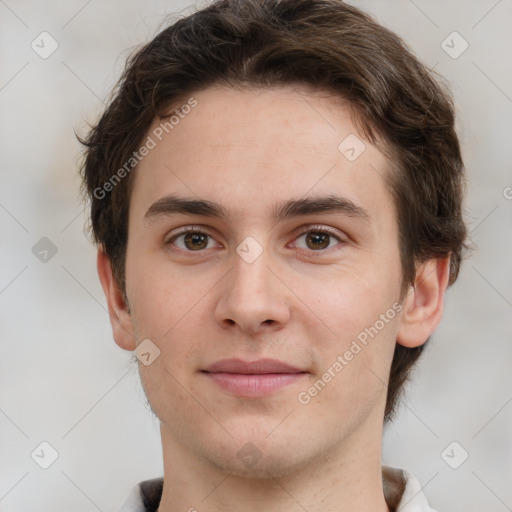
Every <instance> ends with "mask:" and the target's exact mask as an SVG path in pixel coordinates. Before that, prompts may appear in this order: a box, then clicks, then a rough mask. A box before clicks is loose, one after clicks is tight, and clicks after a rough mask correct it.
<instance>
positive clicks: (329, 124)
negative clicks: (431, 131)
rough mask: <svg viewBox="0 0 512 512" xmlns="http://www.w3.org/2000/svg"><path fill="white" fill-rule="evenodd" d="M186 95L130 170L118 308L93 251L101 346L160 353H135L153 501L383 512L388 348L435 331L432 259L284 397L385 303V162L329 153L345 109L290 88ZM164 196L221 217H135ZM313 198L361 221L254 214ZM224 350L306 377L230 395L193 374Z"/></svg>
mask: <svg viewBox="0 0 512 512" xmlns="http://www.w3.org/2000/svg"><path fill="white" fill-rule="evenodd" d="M194 98H195V99H196V100H197V102H198V104H197V106H196V107H195V108H194V109H193V110H192V111H191V112H190V113H189V114H188V115H187V116H186V117H185V118H184V119H181V120H180V123H179V124H178V125H177V126H176V127H175V128H174V129H173V130H172V132H170V133H169V134H168V135H166V136H165V137H164V138H163V139H162V141H161V142H159V143H158V144H157V146H156V147H155V148H154V149H152V150H151V151H150V152H149V154H148V155H147V156H146V157H145V158H144V159H143V160H142V162H141V163H140V164H139V167H138V168H137V170H136V174H135V176H134V183H133V189H132V195H131V204H130V215H129V240H128V248H127V259H126V296H127V300H128V303H126V301H125V300H124V299H123V294H122V293H121V291H120V289H119V287H118V285H117V283H116V281H115V280H114V279H113V277H112V270H111V266H110V262H109V260H108V257H107V256H106V255H105V254H104V253H103V252H102V250H101V248H100V250H99V252H98V272H99V276H100V279H101V282H102V285H103V288H104V291H105V294H106V298H107V302H108V306H109V312H110V316H111V322H112V327H113V333H114V338H115V341H116V343H117V344H118V345H119V346H120V347H122V348H124V349H126V350H134V349H135V348H136V346H137V345H138V344H139V343H141V342H142V340H144V339H150V340H151V341H152V342H153V343H154V344H155V345H156V346H157V347H158V348H159V350H160V356H159V357H158V358H157V359H155V360H154V362H152V363H151V364H150V365H148V366H145V365H143V364H139V368H140V375H141V379H142V383H143V386H144V389H145V392H146V394H147V397H148V400H149V402H150V404H151V407H152V409H153V411H154V412H155V414H157V416H158V418H159V419H160V422H161V435H162V446H163V454H164V489H163V496H162V500H161V503H160V508H159V511H160V512H175V511H184V510H194V509H196V510H198V511H200V512H203V511H209V512H214V511H222V510H228V509H229V510H237V511H240V512H244V511H255V510H265V511H269V512H273V511H282V510H289V511H302V510H304V509H306V510H308V511H309V512H315V511H320V510H322V511H325V510H333V511H334V510H340V511H341V510H343V511H349V510H374V511H388V507H387V505H386V502H385V499H384V495H383V487H382V480H381V478H382V477H381V442H382V441H381V440H382V430H383V416H384V408H385V400H386V386H387V379H388V375H389V369H390V365H391V360H392V356H393V350H394V346H395V343H397V342H398V343H400V344H402V345H405V346H408V347H413V346H418V345H421V344H422V343H424V342H425V341H426V339H427V338H428V336H429V335H430V334H431V333H432V332H433V331H434V329H435V328H436V327H437V325H438V323H439V321H440V318H441V314H442V309H443V296H444V292H445V289H446V286H447V282H448V270H449V267H448V259H442V260H431V261H428V262H426V263H425V264H423V265H421V266H420V267H419V268H418V272H417V279H416V283H415V286H413V287H410V289H409V292H408V293H407V294H406V296H405V297H404V298H403V305H402V310H401V311H400V312H399V313H398V314H397V315H396V316H395V318H394V319H392V320H390V321H389V322H388V323H386V325H385V327H384V328H382V329H381V330H380V331H379V332H378V335H376V336H375V337H374V338H373V339H371V340H370V341H369V343H368V344H367V346H365V347H364V348H363V349H362V350H361V351H360V352H359V353H358V354H357V355H356V356H354V358H353V359H352V360H351V361H350V362H349V364H347V365H346V366H345V367H344V368H343V370H342V371H341V372H339V373H337V374H336V376H335V377H334V378H333V379H332V380H331V381H330V382H329V383H328V384H327V385H326V386H325V387H324V388H323V389H322V390H321V391H320V392H319V393H318V394H317V395H316V396H314V397H312V398H311V401H310V402H309V403H308V404H307V405H303V404H301V403H300V402H299V400H298V399H297V396H298V394H299V393H300V392H301V391H305V390H306V391H307V390H308V388H309V387H310V386H311V385H312V384H313V383H314V382H315V381H317V380H318V379H320V378H321V377H322V375H323V374H324V372H326V371H327V369H328V368H329V367H332V365H333V363H334V362H335V361H336V359H337V357H338V356H339V355H342V354H344V352H345V351H346V350H347V349H349V347H350V345H351V343H352V341H353V340H355V339H356V337H357V335H358V334H359V333H361V332H362V331H364V329H365V328H366V327H369V326H372V325H374V324H375V322H376V320H378V319H379V315H381V314H384V313H386V311H388V310H389V309H390V308H391V307H392V305H393V304H394V303H396V302H397V301H401V299H402V297H400V285H401V267H400V258H399V247H398V227H397V220H396V216H395V211H394V207H393V201H392V197H391V194H390V192H389V190H388V189H387V186H386V183H385V181H384V177H385V176H386V173H388V172H389V165H390V163H389V162H388V161H387V159H386V158H385V156H384V155H383V154H382V153H381V152H380V151H379V150H378V149H377V148H376V147H374V146H372V145H371V144H370V143H369V142H368V141H364V143H365V146H366V149H365V151H364V152H363V153H362V154H361V155H360V156H359V157H358V158H357V159H356V160H355V161H353V162H351V161H349V160H348V159H347V158H345V156H344V155H343V154H342V153H341V152H340V151H339V150H338V145H339V144H340V142H341V141H343V140H344V139H345V137H347V136H348V135H350V134H357V133H358V132H357V130H356V128H355V126H354V124H353V122H352V120H351V117H350V113H349V110H348V108H347V106H346V105H344V104H343V103H342V102H341V101H340V100H339V99H338V98H334V97H332V96H329V95H327V94H325V93H324V94H322V93H320V92H318V91H313V90H310V89H308V88H307V87H304V86H301V87H295V88H292V87H276V88H272V89H265V90H243V91H242V90H233V89H229V88H223V87H220V86H214V87H210V88H207V89H205V90H203V91H199V92H197V93H196V94H194ZM185 101H186V99H185ZM159 123H160V120H159V119H158V120H157V119H155V121H154V123H153V126H152V127H151V128H150V130H149V131H148V134H151V132H152V130H153V129H154V128H155V127H157V126H158V124H159ZM358 136H359V138H360V139H361V140H363V137H362V136H361V135H358ZM171 194H172V195H174V196H179V197H183V198H189V199H204V200H208V201H215V202H217V203H219V204H220V205H222V206H223V207H224V208H225V209H226V210H227V211H228V212H229V213H230V215H229V217H226V218H223V219H220V218H216V217H209V216H204V215H199V214H193V215H191V214H183V213H169V214H165V215H164V214H159V215H153V216H150V217H149V218H148V216H147V215H146V213H147V211H148V209H149V208H150V207H151V205H153V204H154V203H155V202H156V201H158V200H160V199H161V198H163V197H165V196H168V195H171ZM326 195H336V196H343V197H344V198H347V199H349V200H350V201H352V203H354V204H356V205H358V206H359V207H360V208H363V209H364V210H365V211H366V212H367V215H368V217H367V218H362V217H360V216H357V215H349V214H347V212H345V211H329V212H313V213H309V214H307V215H297V216H293V217H290V218H286V219H281V220H275V219H274V218H273V217H272V215H271V213H272V209H273V208H274V207H275V205H279V204H281V203H283V202H285V201H289V200H295V199H304V198H311V197H319V196H326ZM184 226H190V227H192V228H197V229H196V231H199V232H202V233H206V234H208V235H210V236H211V238H206V240H207V245H206V248H203V249H200V250H198V249H195V245H194V244H191V243H190V242H188V245H185V237H184V236H181V237H178V238H174V239H173V238H172V237H173V235H177V234H178V232H179V230H180V229H181V228H183V227H184ZM322 229H331V230H333V231H334V233H335V234H334V235H332V236H330V237H329V236H327V237H324V238H323V239H322V240H323V241H324V242H325V241H326V240H327V242H326V247H325V245H324V246H322V247H324V248H320V249H319V248H318V243H316V244H315V242H314V241H313V243H312V242H311V238H308V237H307V234H308V233H309V234H311V233H313V234H314V233H318V232H319V231H320V232H321V231H322ZM248 236H250V237H253V238H254V239H255V240H256V241H257V242H258V244H259V245H260V246H261V248H262V252H261V254H260V255H259V257H258V258H257V259H256V260H255V261H253V262H252V263H248V262H247V261H245V260H244V259H243V258H242V257H241V256H240V255H239V254H238V253H237V251H236V248H237V246H238V245H239V244H240V243H241V242H242V241H243V240H244V239H245V238H246V237H248ZM313 236H314V235H313ZM317 242H318V240H317ZM190 247H192V249H191V248H190ZM231 357H237V358H240V359H242V360H245V361H254V360H256V359H260V358H263V357H268V358H273V359H278V360H280V361H283V362H286V363H288V364H291V365H293V366H296V367H299V368H300V369H303V370H304V371H306V372H307V373H305V374H303V376H302V377H301V378H300V379H298V380H297V381H296V382H295V383H293V384H291V385H289V386H286V387H284V388H281V389H279V390H276V391H274V392H273V393H271V394H269V395H267V396H264V397H257V398H255V397H250V398H247V397H240V396H235V395H233V394H230V393H228V392H226V391H224V390H223V389H220V388H219V387H218V386H217V385H216V384H214V383H212V382H211V380H210V379H208V378H207V377H206V376H205V374H204V373H202V372H201V370H202V369H205V368H206V367H207V366H208V365H210V364H212V363H214V362H215V361H218V360H220V359H225V358H231ZM247 443H251V445H249V446H250V448H247V447H246V448H245V450H248V449H249V450H250V453H252V454H253V455H254V454H257V455H255V457H257V456H259V457H260V458H259V460H257V462H256V463H255V464H252V465H250V466H249V465H247V464H245V463H244V462H243V460H241V458H240V457H239V456H237V454H238V452H239V451H240V450H241V449H242V448H243V447H244V446H245V445H247ZM242 453H245V452H242Z"/></svg>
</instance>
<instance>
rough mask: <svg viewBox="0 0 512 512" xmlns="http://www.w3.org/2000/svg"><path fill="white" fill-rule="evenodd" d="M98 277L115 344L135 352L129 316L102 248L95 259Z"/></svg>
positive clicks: (108, 260) (123, 298)
mask: <svg viewBox="0 0 512 512" xmlns="http://www.w3.org/2000/svg"><path fill="white" fill-rule="evenodd" d="M97 269H98V276H99V278H100V282H101V286H102V287H103V292H104V293H105V298H106V300H107V305H108V314H109V316H110V324H111V325H112V333H113V335H114V340H115V342H116V343H117V344H118V345H119V346H120V347H121V348H123V349H125V350H135V348H136V344H135V338H134V336H133V327H132V321H131V316H130V310H129V307H128V304H127V303H126V300H125V297H124V295H123V292H122V290H121V289H120V287H119V284H118V283H117V281H116V279H115V278H114V275H113V273H112V265H111V263H110V259H109V257H108V256H107V255H106V253H105V252H104V250H103V248H102V247H99V248H98V257H97Z"/></svg>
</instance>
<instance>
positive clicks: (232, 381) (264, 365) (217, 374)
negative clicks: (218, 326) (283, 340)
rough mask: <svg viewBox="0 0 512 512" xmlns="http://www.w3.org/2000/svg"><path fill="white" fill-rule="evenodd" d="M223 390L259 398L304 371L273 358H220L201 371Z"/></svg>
mask: <svg viewBox="0 0 512 512" xmlns="http://www.w3.org/2000/svg"><path fill="white" fill-rule="evenodd" d="M202 372H203V374H204V375H205V376H206V377H207V378H208V379H209V380H210V381H211V382H213V383H215V384H216V385H217V386H218V387H219V388H220V389H222V390H223V391H224V392H227V393H228V394H230V395H235V396H239V397H263V396H266V395H269V394H272V393H274V392H276V391H277V390H280V389H282V388H284V387H286V386H289V385H291V384H294V383H296V382H298V381H299V380H302V379H303V378H304V376H305V375H306V374H307V373H308V372H307V371H304V370H301V369H300V368H296V367H295V366H291V365H289V364H287V363H283V362H282V361H277V360H275V359H258V360H257V361H248V362H247V361H242V360H240V359H223V360H222V361H217V362H216V363H214V364H212V365H211V366H209V367H208V368H207V369H206V370H202Z"/></svg>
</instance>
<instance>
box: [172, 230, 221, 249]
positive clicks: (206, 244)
mask: <svg viewBox="0 0 512 512" xmlns="http://www.w3.org/2000/svg"><path fill="white" fill-rule="evenodd" d="M166 244H168V245H175V246H176V247H178V248H179V249H181V250H183V251H188V252H192V251H196V252H197V251H201V250H203V249H210V248H212V247H216V246H217V244H216V242H215V240H214V238H213V237H212V236H210V235H208V234H207V233H203V232H202V231H196V230H191V229H189V230H187V231H184V232H181V233H178V234H176V235H174V236H173V237H172V238H170V239H169V241H168V242H166Z"/></svg>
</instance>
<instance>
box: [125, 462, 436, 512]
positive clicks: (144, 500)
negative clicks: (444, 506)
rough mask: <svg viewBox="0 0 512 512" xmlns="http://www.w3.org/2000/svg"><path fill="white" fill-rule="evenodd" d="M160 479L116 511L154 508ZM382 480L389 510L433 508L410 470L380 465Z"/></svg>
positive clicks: (148, 482)
mask: <svg viewBox="0 0 512 512" xmlns="http://www.w3.org/2000/svg"><path fill="white" fill-rule="evenodd" d="M163 483H164V480H163V478H154V479H152V480H145V481H143V482H140V483H139V484H138V485H137V486H135V487H134V489H133V490H132V492H131V494H130V496H129V497H128V499H127V500H126V501H125V502H124V503H123V505H121V506H120V507H119V508H118V509H117V510H116V512H156V510H157V509H158V505H159V503H160V498H161V497H162V489H163ZM382 483H383V487H384V497H385V498H386V502H387V504H388V506H389V508H390V510H391V511H392V512H435V510H433V509H432V508H430V506H429V504H428V503H427V498H426V497H425V494H424V493H423V490H422V488H421V484H420V483H419V481H418V480H417V478H416V477H414V475H412V474H411V473H408V472H407V471H404V470H401V469H398V468H394V467H392V466H382Z"/></svg>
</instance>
